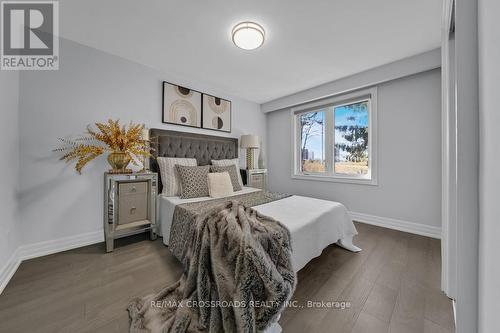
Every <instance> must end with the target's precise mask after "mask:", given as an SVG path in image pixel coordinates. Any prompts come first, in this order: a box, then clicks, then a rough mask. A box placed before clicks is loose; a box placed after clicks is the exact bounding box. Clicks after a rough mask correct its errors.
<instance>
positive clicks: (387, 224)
mask: <svg viewBox="0 0 500 333" xmlns="http://www.w3.org/2000/svg"><path fill="white" fill-rule="evenodd" d="M349 213H350V214H351V217H352V219H353V220H354V221H357V222H361V223H366V224H372V225H376V226H379V227H383V228H388V229H394V230H399V231H404V232H409V233H411V234H416V235H421V236H427V237H431V238H437V239H441V228H439V227H433V226H429V225H425V224H420V223H415V222H408V221H403V220H398V219H393V218H389V217H381V216H375V215H370V214H364V213H357V212H349Z"/></svg>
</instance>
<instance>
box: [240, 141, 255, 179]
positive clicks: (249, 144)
mask: <svg viewBox="0 0 500 333" xmlns="http://www.w3.org/2000/svg"><path fill="white" fill-rule="evenodd" d="M240 147H241V148H243V149H246V150H247V170H250V169H253V150H254V149H258V148H259V137H258V136H257V135H254V134H246V135H242V136H241V140H240Z"/></svg>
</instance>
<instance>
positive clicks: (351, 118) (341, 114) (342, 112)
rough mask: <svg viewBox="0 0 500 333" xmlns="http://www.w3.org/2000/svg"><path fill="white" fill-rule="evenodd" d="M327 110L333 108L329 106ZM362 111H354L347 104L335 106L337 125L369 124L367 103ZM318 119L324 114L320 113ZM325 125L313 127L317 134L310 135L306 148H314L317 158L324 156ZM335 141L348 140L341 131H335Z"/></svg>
mask: <svg viewBox="0 0 500 333" xmlns="http://www.w3.org/2000/svg"><path fill="white" fill-rule="evenodd" d="M326 110H328V111H329V110H331V108H328V109H326ZM360 111H361V112H353V111H352V110H351V108H349V107H346V106H340V107H336V108H335V126H345V125H358V126H368V109H367V107H366V104H364V105H363V106H362V107H361V110H360ZM317 117H318V119H321V118H322V117H323V115H322V114H320V113H318V115H317ZM322 127H323V126H321V125H317V124H315V125H314V127H313V131H314V133H315V135H313V136H312V137H310V138H309V139H308V142H307V146H306V148H307V149H309V150H312V151H313V152H314V158H315V159H317V158H319V157H320V156H323V159H324V152H323V145H324V143H323V141H324V132H323V128H322ZM322 134H323V135H322ZM335 142H337V143H342V142H346V143H347V141H346V140H345V139H344V138H343V137H342V134H341V133H340V132H339V131H335Z"/></svg>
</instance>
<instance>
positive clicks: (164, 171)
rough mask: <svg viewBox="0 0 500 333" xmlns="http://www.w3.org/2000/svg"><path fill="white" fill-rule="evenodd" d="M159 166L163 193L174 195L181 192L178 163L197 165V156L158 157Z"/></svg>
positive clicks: (169, 195)
mask: <svg viewBox="0 0 500 333" xmlns="http://www.w3.org/2000/svg"><path fill="white" fill-rule="evenodd" d="M157 160H158V166H159V168H160V177H161V182H162V184H163V191H162V194H163V195H166V196H168V197H173V196H176V195H180V194H181V187H180V182H179V173H178V172H177V169H176V168H175V166H176V165H186V166H196V165H197V164H198V163H197V162H196V159H195V158H177V157H158V159H157Z"/></svg>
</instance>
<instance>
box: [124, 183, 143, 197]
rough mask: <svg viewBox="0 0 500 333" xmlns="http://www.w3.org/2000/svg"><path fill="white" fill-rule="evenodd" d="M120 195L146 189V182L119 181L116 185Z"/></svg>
mask: <svg viewBox="0 0 500 333" xmlns="http://www.w3.org/2000/svg"><path fill="white" fill-rule="evenodd" d="M118 191H119V194H120V195H128V194H141V193H146V192H147V191H148V182H133V183H121V184H120V185H118Z"/></svg>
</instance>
